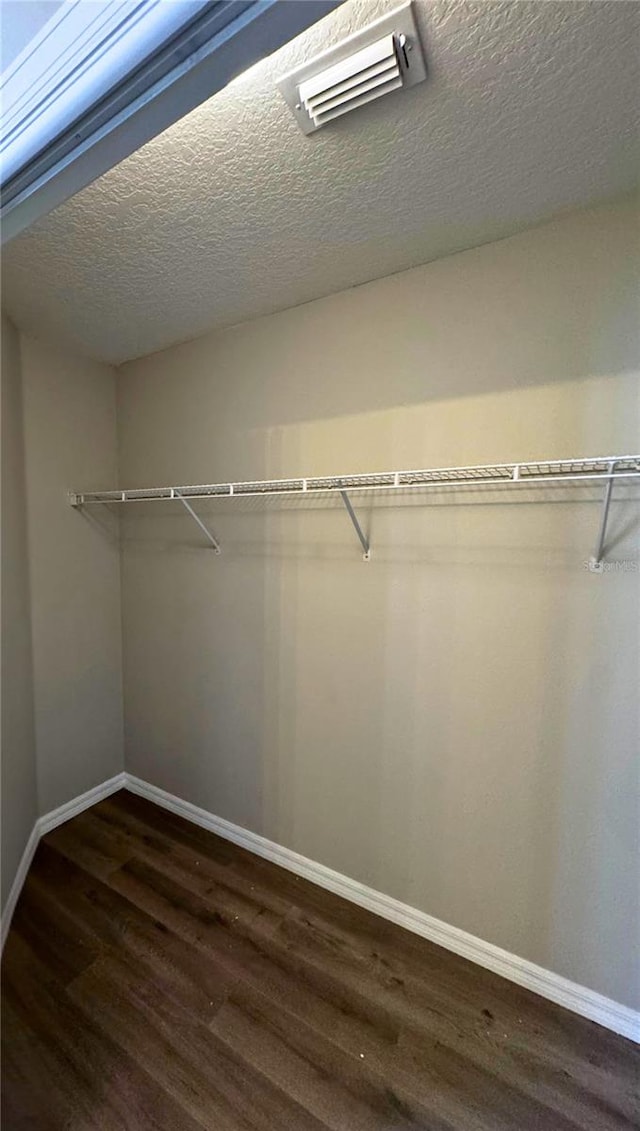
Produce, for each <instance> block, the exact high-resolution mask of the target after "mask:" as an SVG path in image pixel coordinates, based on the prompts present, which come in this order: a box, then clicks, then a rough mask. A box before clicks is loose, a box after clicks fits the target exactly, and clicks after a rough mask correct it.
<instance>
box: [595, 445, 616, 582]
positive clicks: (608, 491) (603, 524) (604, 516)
mask: <svg viewBox="0 0 640 1131" xmlns="http://www.w3.org/2000/svg"><path fill="white" fill-rule="evenodd" d="M615 466H616V465H615V463H610V464H609V479H607V485H606V487H605V489H604V496H603V499H602V511H601V513H600V529H599V531H598V541H597V542H596V548H595V553H594V555H593V557H592V558H590V559H589V569H590V570H591V572H592V573H602V572H603V564H602V555H603V553H604V542H605V538H606V536H607V520H608V518H609V507H610V505H611V495H612V492H613V471H614V468H615Z"/></svg>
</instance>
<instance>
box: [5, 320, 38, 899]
mask: <svg viewBox="0 0 640 1131" xmlns="http://www.w3.org/2000/svg"><path fill="white" fill-rule="evenodd" d="M1 412H2V672H1V680H2V852H1V855H2V908H3V909H4V907H5V903H6V900H7V897H8V895H9V892H10V890H11V885H12V884H13V881H14V879H15V875H16V872H17V869H18V865H19V863H20V860H21V858H22V854H23V852H24V850H25V848H26V845H27V841H28V839H29V837H30V835H31V832H32V830H33V826H34V823H35V820H36V817H37V814H38V799H37V789H36V749H35V734H34V720H33V665H32V655H31V615H30V594H29V559H28V547H27V520H26V484H25V460H24V432H23V406H22V377H21V371H20V340H19V335H18V331H17V330H16V328H15V327H14V326H13V324H12V323H11V322H10V321H9V319H8V318H7V317H6V315H5V314H4V313H3V315H2V401H1Z"/></svg>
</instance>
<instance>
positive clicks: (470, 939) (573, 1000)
mask: <svg viewBox="0 0 640 1131" xmlns="http://www.w3.org/2000/svg"><path fill="white" fill-rule="evenodd" d="M124 777H125V788H126V789H128V790H130V791H131V792H132V793H137V794H138V795H139V796H140V797H146V798H147V799H148V800H149V801H153V802H154V803H155V804H156V805H160V806H162V808H164V809H168V810H169V811H170V812H172V813H176V814H177V815H178V816H180V817H184V818H185V819H186V820H188V821H192V822H193V824H196V825H200V827H201V828H204V829H208V830H209V831H210V832H213V833H216V834H217V835H218V836H221V837H224V839H225V840H230V841H232V842H233V843H234V844H238V845H240V846H241V847H242V848H246V849H248V850H249V851H250V852H254V853H256V855H258V856H263V857H264V858H265V859H266V860H271V861H273V863H275V864H279V865H280V866H281V867H283V868H287V869H288V870H289V871H290V872H294V873H295V874H296V875H297V876H303V877H304V878H305V879H307V880H311V882H312V883H314V884H318V886H319V887H322V888H326V889H327V890H328V891H332V892H334V893H335V894H336V895H340V896H342V897H343V899H348V900H350V902H351V903H356V904H358V906H359V907H365V908H366V909H367V910H368V911H373V912H374V913H375V914H376V915H380V916H382V918H383V919H389V920H390V921H391V922H392V923H397V924H398V925H399V926H401V927H405V928H406V929H407V930H409V931H413V932H414V934H417V935H421V936H422V937H423V938H426V939H429V941H430V942H434V943H437V945H438V946H442V947H444V948H445V949H446V950H450V951H453V953H454V954H458V955H460V956H461V957H462V958H467V959H469V960H470V961H471V962H475V963H476V964H477V965H478V966H482V967H484V969H485V970H491V971H492V972H493V973H494V974H499V975H500V976H501V977H503V978H506V979H507V980H508V981H510V982H515V983H516V985H518V986H523V987H524V988H525V989H527V990H532V991H533V993H536V994H539V995H540V996H541V997H544V998H546V999H547V1000H548V1001H552V1002H555V1004H556V1005H561V1006H563V1007H564V1008H565V1009H569V1010H571V1011H572V1012H573V1013H578V1014H580V1016H581V1017H586V1018H587V1019H588V1020H589V1021H595V1022H597V1024H598V1025H603V1026H604V1027H605V1028H606V1029H611V1030H612V1031H613V1032H614V1033H618V1034H620V1036H623V1037H628V1038H629V1039H630V1040H632V1041H636V1042H637V1043H640V1013H638V1012H636V1011H635V1010H633V1009H629V1007H628V1006H625V1005H621V1004H619V1003H618V1002H615V1001H612V1000H611V999H610V998H607V997H604V996H603V995H602V994H599V993H596V992H595V990H590V989H587V987H586V986H580V985H578V984H577V983H576V982H571V981H570V980H569V979H568V978H563V977H562V976H561V975H560V974H554V973H553V972H552V971H551V970H546V969H544V967H542V966H536V965H535V963H533V962H529V961H527V960H526V959H524V958H520V957H518V955H516V954H511V953H509V951H506V950H502V949H501V948H500V947H498V946H494V944H493V943H488V942H484V940H483V939H479V938H476V936H475V935H470V934H468V932H467V931H462V930H460V928H459V927H452V926H450V924H448V923H444V922H442V920H440V919H434V918H433V916H431V915H427V914H426V912H424V911H419V910H418V909H417V908H415V907H411V906H410V905H409V904H406V903H401V902H400V900H398V899H393V898H392V896H389V895H385V894H384V892H379V891H376V890H375V889H374V888H370V887H368V886H367V885H366V884H361V883H359V882H358V881H357V880H352V879H351V878H350V877H349V876H344V875H342V874H341V873H340V872H335V871H334V870H333V869H332V868H327V867H326V866H325V865H324V864H319V863H317V862H316V861H315V860H310V859H308V858H307V857H306V856H301V855H300V854H299V853H297V852H293V851H292V850H291V849H290V848H284V847H283V845H281V844H276V843H275V842H274V841H271V840H267V838H266V837H263V836H259V835H258V834H257V833H253V832H250V830H249V829H244V828H242V827H241V826H240V825H234V824H232V823H231V822H230V821H226V820H224V819H223V818H222V817H216V816H214V815H213V814H212V813H209V812H208V811H207V810H206V809H200V808H199V807H198V806H197V805H193V804H192V803H191V802H190V801H183V800H182V799H181V798H179V797H176V796H175V795H174V794H172V793H167V791H166V790H164V789H159V788H158V786H155V785H150V783H149V782H145V781H142V779H141V778H137V777H135V776H134V775H132V774H125V775H124Z"/></svg>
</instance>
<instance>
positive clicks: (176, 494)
mask: <svg viewBox="0 0 640 1131" xmlns="http://www.w3.org/2000/svg"><path fill="white" fill-rule="evenodd" d="M171 497H172V499H179V500H180V502H181V503H182V505H183V507H184V508H185V510H186V511H187V512H188V513H189V514H190V515H191V517H192V519H193V521H194V522H196V523H197V524H198V526H199V527H200V529H201V531H202V533H203V534H205V535H206V537H207V538H208V540H209V542H210V543H211V545H212V546H213V548H214V550H215V552H216V554H221V553H222V550H221V549H220V543H219V542H218V541H217V540H216V539H215V538H214V536H213V534H212V533H211V531H210V530H209V528H208V527H207V526H205V524H204V522H203V521H202V519H201V518H198V516H197V514H196V512H195V511H194V509H193V507H192V506H191V504H190V503H188V502H187V500H186V499H185V498H184V496H183V495H181V494H180V492H179V491H176V490H175V489H174V490H173V491H172V492H171Z"/></svg>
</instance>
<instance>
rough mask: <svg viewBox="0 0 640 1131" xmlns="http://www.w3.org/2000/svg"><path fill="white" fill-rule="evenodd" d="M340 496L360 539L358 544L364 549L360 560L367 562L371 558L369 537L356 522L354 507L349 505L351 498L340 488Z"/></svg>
mask: <svg viewBox="0 0 640 1131" xmlns="http://www.w3.org/2000/svg"><path fill="white" fill-rule="evenodd" d="M340 497H341V498H342V501H343V503H344V505H345V507H346V510H347V514H348V515H349V518H350V519H351V521H352V523H353V528H354V530H355V532H356V534H357V535H358V538H359V539H360V545H361V546H362V549H363V551H364V553H363V555H362V560H363V561H364V562H368V561H370V560H371V548H370V546H369V539H368V538H367V537H366V535H365V533H364V531H363V529H362V527H361V525H360V523H359V522H358V517H357V515H356V512H355V511H354V509H353V507H352V505H351V499H350V498H349V496H348V495H347V492H346V491H342V490H341V491H340Z"/></svg>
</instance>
